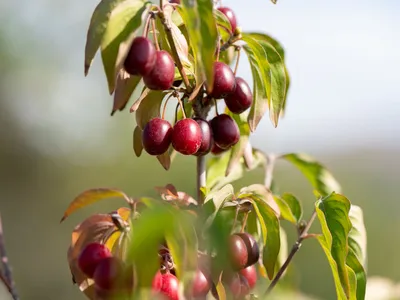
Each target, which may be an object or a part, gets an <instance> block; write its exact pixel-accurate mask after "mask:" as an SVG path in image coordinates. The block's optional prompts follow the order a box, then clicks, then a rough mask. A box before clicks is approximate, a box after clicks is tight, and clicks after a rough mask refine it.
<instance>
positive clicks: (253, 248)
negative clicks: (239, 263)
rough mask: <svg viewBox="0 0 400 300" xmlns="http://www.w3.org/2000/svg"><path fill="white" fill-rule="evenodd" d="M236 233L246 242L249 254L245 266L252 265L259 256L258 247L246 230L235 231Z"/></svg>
mask: <svg viewBox="0 0 400 300" xmlns="http://www.w3.org/2000/svg"><path fill="white" fill-rule="evenodd" d="M237 235H238V236H240V237H241V238H242V240H243V241H244V243H245V244H246V248H247V253H248V255H249V258H248V262H247V266H251V265H254V264H255V263H256V262H257V261H258V259H259V258H260V249H259V248H258V244H257V242H256V240H255V239H254V237H253V236H252V235H251V234H249V233H247V232H244V233H237Z"/></svg>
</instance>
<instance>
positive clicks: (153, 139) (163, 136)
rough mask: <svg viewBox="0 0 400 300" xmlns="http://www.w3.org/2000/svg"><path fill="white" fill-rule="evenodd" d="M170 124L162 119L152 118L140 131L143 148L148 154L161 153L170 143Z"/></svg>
mask: <svg viewBox="0 0 400 300" xmlns="http://www.w3.org/2000/svg"><path fill="white" fill-rule="evenodd" d="M171 138H172V126H171V124H170V123H169V122H168V121H166V120H163V119H160V118H154V119H151V120H150V121H149V123H147V124H146V126H145V127H144V129H143V133H142V143H143V148H144V149H145V150H146V152H147V153H149V154H150V155H161V154H163V153H165V152H166V151H167V150H168V147H169V145H170V144H171Z"/></svg>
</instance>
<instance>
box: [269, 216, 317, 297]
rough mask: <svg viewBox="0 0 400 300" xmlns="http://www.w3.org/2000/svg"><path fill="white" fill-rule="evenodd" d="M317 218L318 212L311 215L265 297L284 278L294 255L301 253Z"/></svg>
mask: <svg viewBox="0 0 400 300" xmlns="http://www.w3.org/2000/svg"><path fill="white" fill-rule="evenodd" d="M316 216H317V212H316V211H315V210H314V212H313V214H312V215H311V218H310V220H309V221H308V222H307V225H306V227H305V228H304V230H303V232H302V233H301V234H300V236H299V237H298V239H297V241H296V243H295V244H294V245H293V247H292V250H291V251H290V253H289V256H288V258H287V259H286V261H285V263H284V264H283V265H282V266H281V268H280V269H279V271H278V273H277V274H276V276H275V278H274V279H273V280H272V282H271V284H270V285H269V287H268V289H267V290H266V291H265V294H264V295H265V296H267V295H268V294H269V293H271V291H272V289H273V288H274V287H275V286H276V284H277V283H278V281H279V279H280V278H281V277H282V275H283V273H284V272H285V271H286V269H287V267H288V266H289V264H290V262H291V261H292V259H293V257H294V255H295V254H296V253H297V251H299V249H300V247H301V243H302V242H303V240H304V239H305V238H307V237H308V231H309V230H310V228H311V225H312V224H313V222H314V220H315V217H316Z"/></svg>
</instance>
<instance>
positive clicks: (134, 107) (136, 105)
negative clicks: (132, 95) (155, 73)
mask: <svg viewBox="0 0 400 300" xmlns="http://www.w3.org/2000/svg"><path fill="white" fill-rule="evenodd" d="M150 91H151V90H150V89H148V88H147V87H145V88H143V91H142V93H141V94H140V97H139V98H138V99H137V100H136V101H135V102H134V103H133V104H132V106H131V109H130V110H129V111H130V112H131V113H133V112H135V111H137V110H138V108H139V106H140V103H142V101H143V99H144V98H146V97H147V95H148V94H149V93H150Z"/></svg>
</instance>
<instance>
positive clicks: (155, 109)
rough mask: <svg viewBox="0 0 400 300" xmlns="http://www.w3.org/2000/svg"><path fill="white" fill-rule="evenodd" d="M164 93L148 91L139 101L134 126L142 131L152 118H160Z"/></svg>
mask: <svg viewBox="0 0 400 300" xmlns="http://www.w3.org/2000/svg"><path fill="white" fill-rule="evenodd" d="M165 94H166V92H164V91H153V90H150V91H149V92H148V93H147V95H146V96H145V97H144V98H143V99H142V100H141V102H140V105H139V107H138V108H137V110H136V124H137V125H138V126H139V127H140V128H141V129H142V130H143V129H144V127H145V126H146V124H147V123H148V122H149V121H150V120H151V119H153V118H159V117H160V116H161V113H160V109H161V103H162V101H163V99H164V96H165Z"/></svg>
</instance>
